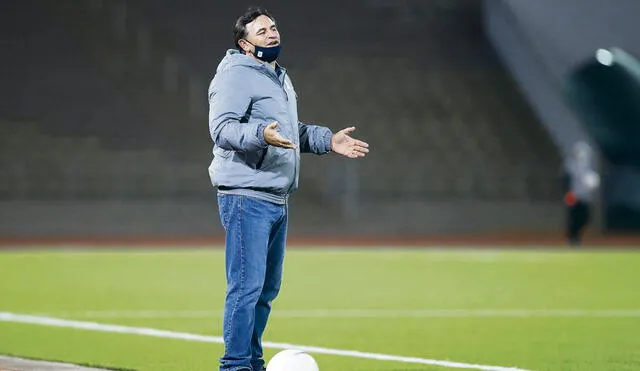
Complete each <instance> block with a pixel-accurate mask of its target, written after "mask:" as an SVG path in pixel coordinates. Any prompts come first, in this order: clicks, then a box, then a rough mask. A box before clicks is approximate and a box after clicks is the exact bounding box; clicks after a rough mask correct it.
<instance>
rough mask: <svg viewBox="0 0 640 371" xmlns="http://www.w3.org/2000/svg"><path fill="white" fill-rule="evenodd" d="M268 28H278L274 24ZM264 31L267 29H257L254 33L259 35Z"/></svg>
mask: <svg viewBox="0 0 640 371" xmlns="http://www.w3.org/2000/svg"><path fill="white" fill-rule="evenodd" d="M269 28H278V27H277V25H276V24H275V23H274V24H272V25H271V27H269ZM266 30H267V28H266V27H262V28H259V29H258V31H256V35H257V34H259V33H260V32H262V31H266Z"/></svg>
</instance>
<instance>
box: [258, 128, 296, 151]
mask: <svg viewBox="0 0 640 371" xmlns="http://www.w3.org/2000/svg"><path fill="white" fill-rule="evenodd" d="M277 127H278V121H274V122H272V123H270V124H269V125H267V127H266V128H264V140H265V141H267V143H269V144H270V145H272V146H276V147H282V148H289V149H294V148H296V145H295V144H293V142H291V141H290V140H289V139H285V138H283V137H282V136H281V135H280V133H278V131H277V130H276V128H277Z"/></svg>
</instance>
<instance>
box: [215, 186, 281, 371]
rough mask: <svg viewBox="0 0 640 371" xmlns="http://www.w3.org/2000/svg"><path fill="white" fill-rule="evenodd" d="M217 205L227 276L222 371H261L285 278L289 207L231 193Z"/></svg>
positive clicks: (219, 196) (219, 197)
mask: <svg viewBox="0 0 640 371" xmlns="http://www.w3.org/2000/svg"><path fill="white" fill-rule="evenodd" d="M218 205H219V209H220V219H221V221H222V225H223V227H224V229H225V232H226V243H225V264H226V274H227V291H226V299H225V304H224V323H223V328H224V332H223V337H224V343H225V353H224V355H223V356H222V358H221V359H220V371H240V370H242V371H245V370H246V371H251V370H253V371H260V370H262V367H263V366H264V360H263V359H262V333H263V332H264V330H265V328H266V326H267V320H268V318H269V313H270V312H271V302H272V301H273V300H274V299H275V298H276V296H277V295H278V292H279V291H280V283H281V280H282V265H283V262H284V254H285V240H286V236H287V205H277V204H273V203H270V202H267V201H263V200H260V199H257V198H251V197H247V196H238V195H228V194H227V195H225V194H220V195H218Z"/></svg>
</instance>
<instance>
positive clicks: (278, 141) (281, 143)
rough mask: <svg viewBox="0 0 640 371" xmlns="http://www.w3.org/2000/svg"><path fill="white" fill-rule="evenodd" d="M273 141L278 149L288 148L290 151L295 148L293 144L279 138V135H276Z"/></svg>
mask: <svg viewBox="0 0 640 371" xmlns="http://www.w3.org/2000/svg"><path fill="white" fill-rule="evenodd" d="M275 141H276V144H277V146H278V147H283V148H290V149H293V148H296V145H295V144H293V142H291V141H290V140H289V139H285V138H283V137H281V136H280V135H278V136H277V137H276V138H275Z"/></svg>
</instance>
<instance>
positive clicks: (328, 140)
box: [323, 130, 333, 153]
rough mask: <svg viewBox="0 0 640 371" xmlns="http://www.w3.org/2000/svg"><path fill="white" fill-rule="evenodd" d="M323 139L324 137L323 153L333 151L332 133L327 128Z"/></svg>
mask: <svg viewBox="0 0 640 371" xmlns="http://www.w3.org/2000/svg"><path fill="white" fill-rule="evenodd" d="M323 139H324V146H325V153H329V152H331V151H333V133H332V132H331V130H327V132H326V133H325V135H324V138H323Z"/></svg>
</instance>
